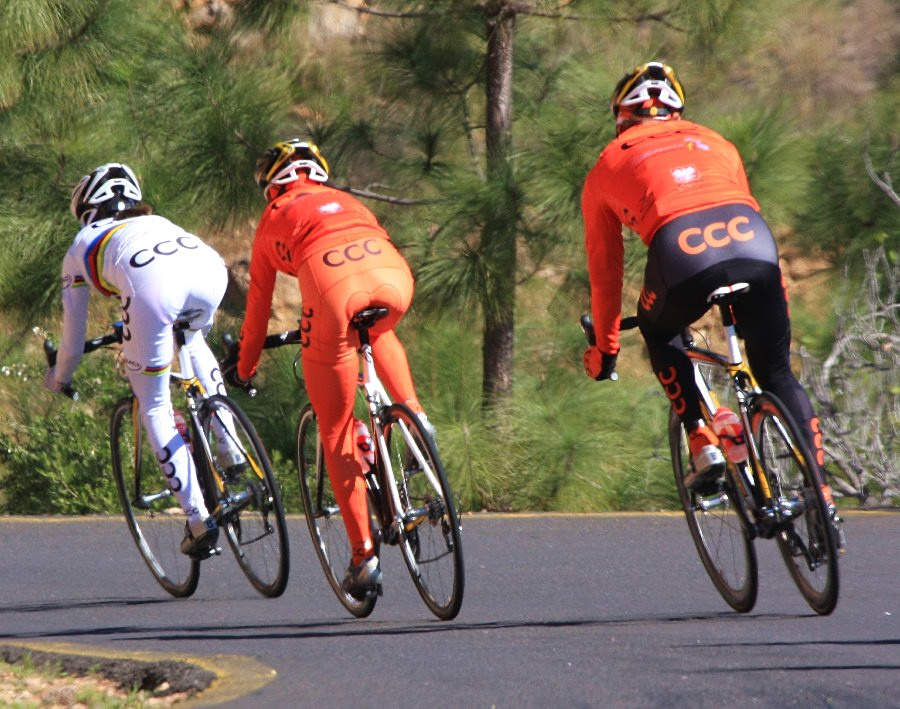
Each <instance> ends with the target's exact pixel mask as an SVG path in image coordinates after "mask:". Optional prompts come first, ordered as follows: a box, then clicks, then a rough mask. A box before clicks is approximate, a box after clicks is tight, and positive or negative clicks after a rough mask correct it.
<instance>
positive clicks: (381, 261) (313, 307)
mask: <svg viewBox="0 0 900 709" xmlns="http://www.w3.org/2000/svg"><path fill="white" fill-rule="evenodd" d="M297 277H298V280H299V281H300V295H301V297H302V299H303V312H302V318H301V321H300V329H301V332H302V333H303V339H302V343H301V346H302V348H303V357H302V360H303V374H304V379H305V381H306V389H307V392H308V394H309V400H310V403H311V404H312V407H313V409H314V410H315V412H316V417H317V418H318V421H319V432H320V434H321V436H322V443H323V446H324V449H325V463H326V465H327V466H328V474H329V477H330V479H331V484H332V487H333V488H334V491H335V496H336V498H337V503H338V505H339V506H340V508H341V512H342V514H343V517H344V523H345V525H346V528H347V536H348V538H349V540H350V544H351V548H352V550H353V563H359V561H361V560H362V559H365V558H366V557H368V556H369V555H371V553H372V548H373V545H372V539H371V534H370V532H369V515H368V504H367V500H366V485H365V480H364V478H363V476H362V469H363V468H362V465H363V461H362V457H361V453H360V451H359V449H358V448H357V446H356V441H355V436H354V434H353V404H354V401H355V398H356V385H357V376H358V373H359V361H358V357H357V354H356V350H357V347H358V344H359V338H358V336H357V334H356V331H355V330H354V329H353V328H352V327H351V326H350V319H351V318H352V317H353V315H354V314H355V313H357V312H359V311H360V310H363V309H365V308H368V307H372V306H383V307H386V308H388V310H389V311H390V312H389V314H388V315H387V317H385V318H383V319H382V320H379V321H378V322H377V323H376V324H375V327H374V328H373V329H372V330H371V331H370V334H371V341H372V352H373V356H374V358H375V362H376V364H377V366H378V370H379V375H380V376H381V378H382V380H383V382H384V385H385V387H386V388H387V390H388V391H389V392H390V394H391V396H392V397H393V398H394V400H395V401H401V402H403V403H405V404H407V405H408V406H410V408H412V409H413V411H421V410H422V408H421V406H420V405H419V402H418V397H417V396H416V392H415V388H414V387H413V382H412V376H411V375H410V371H409V363H408V361H407V358H406V351H405V350H404V349H403V345H402V344H401V343H400V340H399V339H398V338H397V335H396V334H395V333H394V327H395V326H396V324H397V322H398V321H399V320H400V318H401V317H402V316H403V314H404V313H405V312H406V310H407V308H409V304H410V302H411V301H412V294H413V278H412V274H411V273H410V270H409V266H408V265H407V264H406V261H405V260H404V259H403V257H402V256H401V255H400V253H399V252H398V251H397V250H396V248H394V246H393V244H392V243H391V242H390V241H388V240H387V239H384V238H383V237H380V236H376V235H373V236H370V237H364V238H359V239H355V240H353V241H347V240H346V237H344V238H343V239H341V238H337V239H327V240H323V244H322V245H321V247H320V248H317V249H316V250H315V251H314V252H313V253H312V254H311V255H310V256H309V257H308V258H307V259H306V260H305V261H304V263H303V264H302V265H301V267H300V270H299V272H298V274H297Z"/></svg>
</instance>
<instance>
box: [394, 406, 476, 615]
mask: <svg viewBox="0 0 900 709" xmlns="http://www.w3.org/2000/svg"><path fill="white" fill-rule="evenodd" d="M383 420H384V439H385V443H386V444H387V448H388V454H389V460H387V461H382V463H383V464H384V468H385V474H386V475H392V476H393V481H394V483H395V484H396V487H397V492H398V494H399V498H400V505H401V509H400V510H399V511H398V512H399V515H400V519H399V520H398V522H399V531H400V535H401V544H400V548H401V550H402V552H403V559H404V560H405V561H406V566H407V568H408V569H409V573H410V575H411V576H412V580H413V583H414V584H415V585H416V588H417V589H418V591H419V595H420V596H421V597H422V600H424V601H425V605H427V606H428V608H429V610H431V612H432V613H434V615H436V616H437V617H438V618H440V619H441V620H450V619H451V618H455V617H456V615H457V613H459V609H460V606H461V605H462V598H463V588H464V572H463V556H462V544H461V541H460V527H459V518H458V517H457V514H456V505H455V504H454V501H453V493H452V492H451V490H450V486H449V485H448V484H447V476H446V473H445V472H444V466H443V465H442V464H441V460H440V458H439V457H438V454H437V451H436V450H435V447H434V442H433V440H432V437H431V435H429V433H428V432H427V431H426V430H425V429H424V427H423V426H422V422H421V421H420V420H419V417H418V416H416V415H415V414H414V413H413V412H412V411H411V410H410V409H409V408H407V407H406V406H404V405H403V404H391V405H390V406H388V407H387V408H386V409H385V411H384V413H383Z"/></svg>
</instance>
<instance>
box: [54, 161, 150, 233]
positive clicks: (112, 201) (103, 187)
mask: <svg viewBox="0 0 900 709" xmlns="http://www.w3.org/2000/svg"><path fill="white" fill-rule="evenodd" d="M142 198H143V195H142V194H141V186H140V185H139V184H138V180H137V177H135V175H134V172H133V171H132V169H131V168H130V167H128V165H124V164H122V163H118V162H110V163H106V164H105V165H101V166H100V167H98V168H97V169H95V170H94V171H93V172H91V173H90V174H89V175H85V176H84V177H82V178H81V179H80V180H79V181H78V184H77V185H75V188H74V189H73V190H72V201H71V203H70V204H69V208H70V209H71V211H72V214H73V215H74V216H75V218H76V219H77V220H78V221H79V222H80V223H81V225H82V226H87V225H88V224H92V223H93V222H95V221H97V220H98V219H105V218H106V217H111V216H113V215H114V214H115V213H116V212H120V211H122V210H123V209H128V208H129V207H133V206H135V205H136V204H138V202H140V201H141V199H142Z"/></svg>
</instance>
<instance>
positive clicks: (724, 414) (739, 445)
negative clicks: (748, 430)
mask: <svg viewBox="0 0 900 709" xmlns="http://www.w3.org/2000/svg"><path fill="white" fill-rule="evenodd" d="M712 429H713V432H714V433H715V434H716V435H717V436H718V437H719V438H720V439H721V441H722V447H723V448H724V449H725V455H726V456H727V457H728V460H730V461H731V462H732V463H743V462H744V461H745V460H747V442H746V441H745V440H744V426H743V424H742V423H741V420H740V418H738V415H737V414H736V413H734V411H732V410H731V409H729V408H727V407H725V406H722V407H720V408H719V409H718V411H716V414H715V416H713V420H712Z"/></svg>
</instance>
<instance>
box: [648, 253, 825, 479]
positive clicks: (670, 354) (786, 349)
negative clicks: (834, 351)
mask: <svg viewBox="0 0 900 709" xmlns="http://www.w3.org/2000/svg"><path fill="white" fill-rule="evenodd" d="M741 281H743V282H746V283H749V284H750V290H749V291H748V292H746V293H744V294H743V295H741V296H740V297H739V298H738V300H737V301H736V302H735V305H734V313H735V318H736V321H737V323H738V330H739V332H740V333H741V335H742V336H743V338H744V342H745V349H746V352H747V361H748V363H749V364H750V368H751V370H752V371H753V375H754V376H755V377H756V379H757V381H758V382H759V384H760V386H761V387H762V388H763V389H765V390H767V391H770V392H772V393H773V394H775V396H777V397H778V398H779V399H781V401H782V402H783V403H784V405H785V406H786V407H787V409H788V411H789V412H790V413H791V415H792V416H793V417H794V419H795V420H796V422H797V424H798V425H799V426H800V428H801V430H802V431H803V433H804V435H805V436H806V438H807V444H808V446H809V450H810V452H811V453H812V454H813V456H814V457H815V458H816V459H817V460H818V462H819V464H820V465H821V464H822V463H823V458H822V446H821V439H820V438H819V437H818V436H817V432H818V421H817V420H815V412H814V411H813V407H812V404H811V402H810V400H809V397H808V396H807V394H806V392H805V391H804V389H803V387H802V386H801V385H800V382H799V381H797V378H796V377H795V376H794V373H793V372H792V371H791V365H790V344H791V324H790V319H789V317H788V308H787V300H786V293H785V290H784V286H783V284H782V279H781V270H780V269H779V267H778V266H777V265H775V264H771V263H767V262H764V261H753V260H735V261H726V262H724V263H719V264H716V265H714V266H712V267H710V268H707V269H705V270H704V271H701V272H700V273H698V274H696V275H695V276H693V277H691V278H689V279H688V280H686V281H685V282H683V283H681V284H680V285H678V286H675V287H673V288H671V289H669V290H668V291H667V292H666V293H665V294H664V297H662V298H660V300H661V301H663V303H664V304H663V305H662V308H661V309H659V310H658V311H657V313H654V315H655V316H656V317H655V318H654V320H653V321H651V320H650V319H649V317H648V315H647V313H646V312H645V311H643V310H641V309H639V311H638V317H639V323H640V329H641V334H642V335H643V337H644V341H645V342H646V344H647V350H648V351H649V354H650V363H651V365H652V366H653V371H654V373H655V374H656V375H657V377H658V378H659V380H660V382H661V383H662V384H663V387H664V389H665V390H666V394H667V396H668V397H669V398H670V400H672V403H673V405H674V406H675V407H676V410H678V411H679V412H680V415H681V420H682V421H683V422H685V424H690V423H692V422H693V421H697V420H699V419H701V418H702V415H701V412H700V402H699V398H698V395H697V390H696V387H695V386H694V384H693V372H692V369H691V363H690V360H689V359H688V357H687V355H686V354H685V353H684V350H683V349H682V347H681V338H680V337H679V335H680V333H681V332H682V331H683V330H684V328H685V327H687V326H689V325H690V324H692V323H693V322H695V321H696V320H698V319H699V318H700V317H701V316H702V315H703V314H704V313H705V312H706V311H707V310H708V309H709V307H710V306H709V305H708V304H707V302H706V298H707V296H709V294H710V293H711V292H712V291H713V290H715V289H716V288H718V287H720V286H724V285H729V284H732V283H737V282H741Z"/></svg>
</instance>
